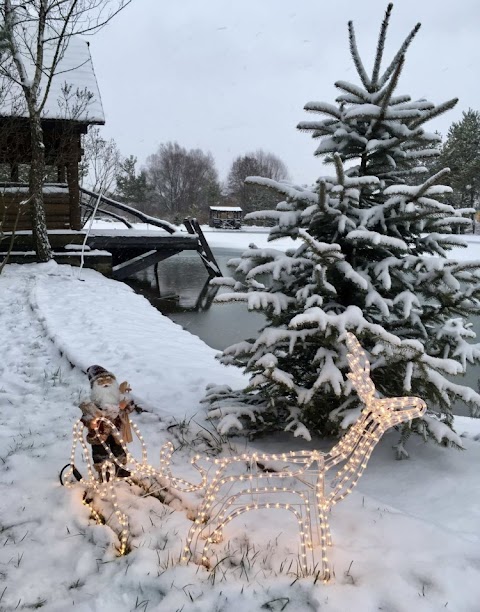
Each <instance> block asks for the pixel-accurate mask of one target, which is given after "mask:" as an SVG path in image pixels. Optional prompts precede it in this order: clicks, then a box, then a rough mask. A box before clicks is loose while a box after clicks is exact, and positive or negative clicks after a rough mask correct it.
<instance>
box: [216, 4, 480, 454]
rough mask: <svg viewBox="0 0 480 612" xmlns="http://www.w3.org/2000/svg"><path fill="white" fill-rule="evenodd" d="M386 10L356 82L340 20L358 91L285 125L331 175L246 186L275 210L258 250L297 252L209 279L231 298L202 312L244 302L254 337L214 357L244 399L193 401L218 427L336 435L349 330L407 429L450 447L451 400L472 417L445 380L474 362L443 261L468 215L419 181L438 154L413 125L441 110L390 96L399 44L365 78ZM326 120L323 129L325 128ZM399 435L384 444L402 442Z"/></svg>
mask: <svg viewBox="0 0 480 612" xmlns="http://www.w3.org/2000/svg"><path fill="white" fill-rule="evenodd" d="M391 10H392V5H389V6H388V8H387V11H386V15H385V18H384V21H383V23H382V26H381V29H380V35H379V40H378V44H377V51H376V56H375V61H374V67H373V71H372V75H371V76H368V75H367V72H366V70H365V68H364V66H363V64H362V61H361V59H360V56H359V53H358V50H357V46H356V41H355V31H354V28H353V25H352V23H349V38H350V51H351V55H352V58H353V61H354V64H355V68H356V70H357V73H358V75H359V77H360V84H351V83H347V82H345V81H338V82H337V83H336V87H337V88H338V89H339V90H340V95H339V97H338V98H337V100H336V102H337V105H335V106H334V105H331V104H326V103H322V102H309V103H308V104H307V105H306V106H305V108H306V110H308V111H312V112H315V113H319V114H320V115H323V116H324V118H320V119H318V120H314V121H303V122H301V123H300V124H299V126H298V127H299V128H300V129H301V130H304V131H309V132H311V133H312V136H313V137H314V138H316V139H318V140H319V141H320V143H319V146H318V147H317V150H316V152H315V154H316V155H322V156H325V160H326V161H327V162H331V163H332V164H333V168H334V171H333V172H332V173H331V174H332V176H324V177H321V178H319V179H318V181H317V184H316V185H315V186H314V187H312V188H305V187H301V186H298V185H293V184H287V183H285V182H277V181H274V180H270V179H264V178H259V177H251V178H249V179H247V181H248V182H250V183H254V184H256V185H260V186H263V187H264V188H266V189H271V190H273V191H275V192H276V193H277V194H278V195H279V196H280V197H281V198H282V199H281V201H280V203H279V204H278V205H277V206H276V209H275V210H268V211H262V212H254V213H251V214H250V215H248V216H249V218H250V219H270V220H274V222H275V223H276V225H275V226H274V227H273V228H272V230H271V232H270V236H269V239H270V240H272V241H274V240H275V239H276V238H279V237H284V236H291V237H292V238H300V239H301V240H302V242H303V244H302V246H300V247H299V248H297V249H295V250H293V249H292V250H290V251H287V253H283V252H281V251H278V250H275V249H274V248H271V249H257V248H254V247H253V246H252V247H251V248H250V249H249V250H248V251H246V252H245V253H243V255H242V257H241V258H240V259H238V260H236V261H233V262H232V263H233V265H235V266H236V272H237V273H241V274H242V275H243V278H244V280H243V281H235V280H233V279H231V278H223V279H217V282H219V283H220V284H223V285H226V286H229V287H231V288H232V290H233V291H232V292H229V293H225V294H222V295H220V296H219V297H218V298H217V301H223V302H230V301H234V300H237V301H238V300H240V301H245V302H246V303H247V304H248V308H249V309H251V310H261V311H263V312H264V313H265V315H266V318H267V325H266V327H265V328H264V329H263V331H262V332H261V333H260V335H259V336H258V337H257V338H255V339H250V340H247V341H245V342H240V343H238V344H235V345H233V346H230V347H228V348H227V349H225V351H224V352H223V354H222V355H221V361H222V362H223V363H225V364H234V365H237V366H240V367H242V368H244V369H245V371H246V372H248V373H249V374H250V375H251V378H250V383H249V386H248V388H247V389H246V390H244V391H231V390H230V389H226V388H224V387H222V388H220V387H211V388H210V389H209V390H208V393H207V396H206V398H205V402H206V403H207V405H208V409H209V414H210V416H211V417H212V418H218V419H220V423H219V426H220V430H221V431H222V432H226V431H227V430H229V429H232V428H233V429H241V428H244V427H245V425H246V424H247V423H248V424H249V429H250V430H253V431H262V430H266V429H270V428H272V427H282V428H285V429H287V430H288V429H290V430H293V431H294V433H295V435H303V436H304V437H307V438H308V436H309V432H310V431H314V432H316V433H320V434H331V433H335V432H337V431H338V430H339V428H344V427H347V426H348V425H349V424H350V423H351V422H352V421H353V420H355V419H356V417H357V416H358V414H359V409H360V406H359V400H358V398H357V396H356V394H355V393H352V391H351V386H350V383H349V381H348V379H347V377H346V373H347V370H348V368H347V362H346V349H345V346H344V338H345V333H346V331H352V332H353V333H355V334H356V335H357V337H358V338H359V339H360V341H361V343H362V344H363V346H364V347H365V349H366V350H367V351H368V352H369V353H370V358H371V362H372V377H373V380H374V382H375V385H376V387H377V389H378V391H379V392H380V393H381V394H383V395H385V396H402V395H416V396H419V397H421V398H423V399H425V400H426V401H427V403H428V406H429V410H430V412H429V414H428V416H427V417H425V418H424V419H422V420H418V421H417V422H415V423H414V424H413V427H412V429H413V430H414V431H416V432H418V433H420V434H422V435H423V436H424V437H425V438H427V437H429V436H431V437H433V438H435V439H436V440H437V441H439V442H440V441H442V440H444V441H448V440H450V441H451V442H453V443H456V444H460V441H459V439H458V437H457V436H456V435H455V434H454V432H453V431H452V421H453V418H452V413H451V405H452V401H453V400H455V399H456V398H461V399H462V400H463V401H465V402H466V403H467V404H468V405H469V406H470V407H471V410H472V414H473V415H480V395H479V394H478V393H476V392H475V391H474V390H472V389H470V388H467V387H465V386H462V385H460V384H457V383H454V382H452V377H453V376H455V375H458V374H461V373H463V372H464V371H465V368H466V367H467V363H476V362H478V360H479V359H480V345H478V344H475V343H472V340H474V338H475V334H474V333H473V331H472V330H471V329H470V326H469V323H468V317H469V316H471V315H472V314H477V313H478V312H479V306H480V302H479V295H480V283H479V281H480V269H479V267H478V266H479V263H478V262H466V261H454V260H452V259H447V257H446V255H447V252H448V250H449V249H450V248H451V247H452V246H458V245H464V243H463V240H462V239H461V238H460V237H459V236H458V235H456V233H457V232H458V229H459V228H462V227H464V226H466V225H468V224H469V223H470V221H469V219H468V218H464V215H466V214H467V213H470V214H471V211H470V210H455V209H454V208H452V207H451V206H449V205H447V204H445V203H444V202H442V198H443V196H444V194H447V193H449V192H450V191H451V189H450V188H449V187H445V186H442V184H441V183H442V179H443V178H444V177H445V175H446V174H447V173H448V169H445V170H442V171H441V172H438V173H437V174H435V175H433V176H431V177H428V176H427V175H428V171H427V169H426V168H425V167H424V166H423V165H422V160H425V159H427V158H431V157H432V156H433V155H437V154H438V143H439V137H438V136H437V135H436V134H432V133H429V132H427V131H425V129H424V127H423V126H424V124H425V123H426V122H427V121H428V120H429V119H432V118H433V117H436V116H437V115H439V114H441V113H443V112H445V111H446V110H448V109H450V108H451V107H453V106H454V104H455V103H456V100H450V101H448V102H446V103H443V104H440V105H438V106H436V105H434V104H432V103H431V102H428V101H427V100H423V99H422V100H417V101H412V100H411V98H410V96H407V95H399V94H396V89H397V86H398V82H399V77H400V73H401V71H402V68H403V66H404V62H405V53H406V51H407V49H408V47H409V45H410V43H411V42H412V40H413V38H414V36H415V34H416V33H417V31H418V29H419V27H420V24H418V25H417V26H416V27H415V28H414V29H413V30H412V31H411V32H410V34H409V35H408V36H407V38H406V40H405V41H404V43H403V44H402V45H401V47H400V49H399V51H398V53H397V54H396V55H395V57H394V58H393V60H392V62H391V63H390V64H389V65H388V66H387V67H386V69H385V70H383V72H382V70H381V63H382V57H383V50H384V44H385V38H386V33H387V28H388V22H389V18H390V14H391ZM325 117H326V118H325ZM412 429H410V428H409V427H408V426H405V428H404V430H403V431H402V439H401V441H400V444H399V447H398V453H399V455H402V454H404V453H405V451H404V449H403V442H404V440H405V439H406V438H407V437H408V435H409V434H410V431H412Z"/></svg>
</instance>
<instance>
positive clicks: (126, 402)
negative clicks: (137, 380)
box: [80, 365, 136, 478]
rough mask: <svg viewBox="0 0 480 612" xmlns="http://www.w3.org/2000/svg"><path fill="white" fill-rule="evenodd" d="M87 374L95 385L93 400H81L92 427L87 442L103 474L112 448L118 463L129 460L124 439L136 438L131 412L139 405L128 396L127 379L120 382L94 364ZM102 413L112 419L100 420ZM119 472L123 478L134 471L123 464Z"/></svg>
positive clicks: (92, 389)
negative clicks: (131, 424)
mask: <svg viewBox="0 0 480 612" xmlns="http://www.w3.org/2000/svg"><path fill="white" fill-rule="evenodd" d="M87 375H88V379H89V381H90V387H91V393H90V401H88V402H82V403H81V404H80V410H81V411H82V419H81V420H82V423H83V424H84V425H85V427H87V429H88V433H87V442H88V443H89V444H91V445H92V460H93V464H94V467H95V469H96V470H97V472H98V473H99V474H100V475H101V473H102V466H103V464H104V463H105V461H107V460H108V461H110V454H109V450H108V449H110V452H111V453H112V454H113V455H114V457H115V458H116V460H117V463H120V464H121V465H125V464H126V463H127V457H126V454H125V449H124V446H122V444H121V443H120V441H122V442H123V444H124V445H125V444H128V443H129V442H131V441H132V432H131V429H130V420H129V418H128V415H129V413H130V412H132V410H133V409H134V408H135V407H136V406H135V402H134V401H133V400H131V399H129V398H128V397H127V396H128V393H129V392H130V391H131V389H130V387H129V385H128V383H127V382H126V381H125V382H122V383H121V384H120V385H119V384H118V382H117V379H116V378H115V376H114V375H113V374H112V373H111V372H108V371H107V370H106V369H105V368H102V366H99V365H93V366H90V367H89V368H88V370H87ZM100 417H104V418H105V419H108V422H106V421H104V420H99V418H100ZM112 425H114V426H115V428H116V430H117V431H118V433H117V431H115V430H114V429H113V427H112ZM102 442H103V444H102ZM105 447H106V448H105ZM115 473H116V476H118V477H120V478H126V477H127V476H129V475H130V472H129V471H128V470H126V469H124V468H122V467H120V466H119V465H116V466H115Z"/></svg>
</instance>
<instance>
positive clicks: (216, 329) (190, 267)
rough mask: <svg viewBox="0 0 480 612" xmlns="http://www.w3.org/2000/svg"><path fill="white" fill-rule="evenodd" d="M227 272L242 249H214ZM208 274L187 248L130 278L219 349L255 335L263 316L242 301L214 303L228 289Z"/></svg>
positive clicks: (165, 311) (155, 302) (158, 305)
mask: <svg viewBox="0 0 480 612" xmlns="http://www.w3.org/2000/svg"><path fill="white" fill-rule="evenodd" d="M214 255H215V258H216V260H217V262H218V265H219V266H220V269H221V270H222V272H223V273H224V274H225V275H230V274H232V270H231V269H229V268H228V267H227V262H228V260H229V259H231V258H232V257H238V255H239V251H234V250H228V249H214ZM208 280H209V279H208V274H207V271H206V270H205V266H204V265H203V263H202V261H201V260H200V257H199V256H198V254H197V253H196V252H192V251H184V252H183V253H180V254H178V255H175V256H174V257H170V258H169V259H166V260H164V261H162V262H160V263H159V264H158V265H157V266H151V267H150V268H147V269H145V270H143V271H142V272H140V273H138V274H137V275H135V276H134V277H133V278H131V279H129V280H128V284H129V285H130V286H131V287H132V288H133V289H134V290H135V291H136V292H137V293H140V294H142V295H144V296H145V297H146V298H147V299H148V300H149V301H150V302H151V304H152V305H153V306H155V307H156V308H158V310H160V312H162V313H163V314H165V315H168V317H169V318H170V319H172V320H173V321H175V323H178V324H179V325H181V326H182V327H183V328H184V329H186V330H188V331H189V332H191V333H192V334H195V335H197V336H199V337H200V338H201V339H202V340H203V341H204V342H206V343H207V344H209V345H210V346H211V347H213V348H216V349H220V350H221V349H224V348H225V347H227V346H229V345H230V344H233V343H235V342H239V341H241V340H245V339H246V338H249V337H255V336H256V335H257V333H258V330H259V329H260V328H261V327H262V326H263V325H264V322H265V319H264V317H263V315H261V314H259V313H256V312H249V311H248V310H247V307H246V305H245V304H243V303H238V302H235V303H232V304H215V303H213V299H214V297H215V295H217V292H218V293H224V292H225V291H227V290H226V289H223V288H220V289H218V288H217V287H211V286H210V285H209V284H208Z"/></svg>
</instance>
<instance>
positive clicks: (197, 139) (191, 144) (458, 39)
mask: <svg viewBox="0 0 480 612" xmlns="http://www.w3.org/2000/svg"><path fill="white" fill-rule="evenodd" d="M386 6H387V2H386V1H384V0H360V1H359V0H335V1H328V2H327V1H326V0H133V2H132V4H131V5H130V6H129V7H127V9H125V11H124V12H123V13H121V14H120V15H118V16H117V17H116V18H115V20H114V21H112V23H111V24H110V25H109V26H108V27H107V28H105V29H104V30H102V31H101V32H100V33H98V34H97V35H95V36H94V37H92V38H91V39H90V49H91V53H92V58H93V63H94V66H95V71H96V74H97V79H98V82H99V86H100V91H101V94H102V101H103V105H104V109H105V114H106V126H105V128H104V135H105V136H107V137H109V138H110V137H113V138H115V140H116V141H117V143H118V145H119V147H120V149H121V151H122V153H123V154H124V155H136V156H137V157H138V159H139V162H140V163H144V161H145V159H146V157H147V156H148V155H149V154H150V153H153V152H154V151H155V150H156V149H157V148H158V146H159V145H160V144H161V143H162V142H167V141H169V140H176V141H178V142H179V144H180V145H182V146H184V147H187V148H197V147H198V148H201V149H203V150H204V151H210V152H211V153H212V155H213V156H214V158H215V161H216V165H217V169H218V171H219V174H220V178H221V179H224V178H225V177H226V174H227V173H228V170H229V167H230V164H231V162H232V160H233V159H234V158H235V157H236V156H237V155H240V154H245V153H246V152H248V151H253V150H255V149H258V148H263V149H265V150H267V151H271V152H273V153H276V154H277V155H278V156H279V157H280V158H281V159H282V160H283V161H284V162H285V163H286V165H287V167H288V169H289V172H290V175H291V178H292V179H294V180H296V181H301V182H307V183H311V182H313V181H314V180H315V179H316V178H317V176H319V175H320V174H322V173H323V172H324V170H323V169H322V162H321V160H320V159H318V158H315V157H314V156H313V151H314V149H315V141H313V140H312V139H311V137H310V135H309V134H306V133H301V132H298V131H297V130H296V125H297V123H298V122H299V121H301V120H303V119H308V118H313V115H310V114H307V113H306V112H305V111H303V106H304V104H305V103H306V102H308V101H311V100H321V101H326V102H332V103H333V102H334V100H335V97H336V95H337V92H336V89H335V87H334V82H335V81H337V80H340V79H342V80H347V81H348V80H349V81H353V82H355V83H358V78H357V76H356V72H355V69H354V67H353V64H352V61H351V58H350V54H349V50H348V36H347V22H348V21H349V20H350V19H352V20H353V21H354V23H355V25H356V30H357V41H358V45H359V48H360V52H361V54H362V58H363V60H364V63H365V64H366V66H367V68H368V72H370V71H371V65H372V57H373V53H374V51H375V47H376V42H377V35H378V29H379V27H380V23H381V20H382V18H383V14H384V11H385V8H386ZM418 21H420V22H421V23H422V28H421V30H420V32H419V33H418V34H417V37H416V39H415V41H414V42H413V44H412V45H411V47H410V50H409V52H408V54H407V61H406V65H405V68H404V71H403V75H402V78H401V81H400V86H399V88H398V90H397V93H401V94H409V95H411V96H412V98H413V99H417V98H427V99H429V100H431V101H432V102H435V103H439V102H443V101H445V100H447V99H450V98H453V97H459V98H460V101H459V103H458V105H457V107H456V108H455V109H454V110H453V111H450V112H449V113H447V114H446V115H444V116H443V117H441V118H439V119H437V120H435V121H432V122H431V124H430V130H431V131H433V130H439V131H440V132H441V133H443V134H446V132H447V130H448V127H449V126H450V124H451V123H452V121H456V120H458V119H459V118H460V117H461V114H462V111H464V110H467V109H468V108H469V107H471V108H474V109H479V110H480V78H479V66H480V42H479V33H480V2H478V0H456V1H453V0H397V2H396V3H395V6H394V11H393V15H392V19H391V27H390V29H389V37H388V41H387V52H386V55H385V57H386V58H387V60H389V59H390V58H391V57H392V55H393V54H394V53H395V52H396V51H397V49H398V47H399V45H400V44H401V42H402V41H403V39H404V38H405V36H406V35H407V33H408V32H409V31H410V29H411V28H412V27H413V26H414V25H415V23H417V22H418Z"/></svg>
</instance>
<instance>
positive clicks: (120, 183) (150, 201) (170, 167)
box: [82, 127, 288, 223]
mask: <svg viewBox="0 0 480 612" xmlns="http://www.w3.org/2000/svg"><path fill="white" fill-rule="evenodd" d="M83 148H84V159H83V162H82V175H83V180H84V182H85V184H86V185H88V186H89V187H90V188H91V189H93V190H94V191H102V192H104V193H106V194H108V195H110V196H112V197H114V198H117V199H118V200H120V201H122V202H126V203H128V204H131V205H132V206H134V207H135V208H138V209H139V210H142V211H144V212H146V213H148V214H150V215H153V216H157V217H161V218H163V219H166V220H168V221H173V222H174V223H181V222H182V221H183V219H184V218H185V217H187V216H194V217H197V218H198V219H199V220H200V221H201V222H206V221H207V220H208V215H209V207H210V206H215V205H221V206H240V207H241V208H242V210H243V211H244V212H245V213H247V212H250V211H253V210H262V209H265V208H269V207H271V206H272V205H273V204H275V203H276V202H275V196H274V195H270V194H267V195H266V194H265V193H263V191H264V190H260V189H258V188H257V187H255V186H253V185H246V184H245V182H244V181H245V178H246V177H247V176H264V177H268V178H272V179H275V180H282V179H287V178H288V170H287V167H286V166H285V164H284V163H283V162H282V160H281V159H279V157H277V156H276V155H274V154H273V153H268V152H266V151H263V150H262V149H259V150H257V151H255V152H252V153H247V154H245V155H239V156H238V157H236V158H235V159H234V160H233V162H232V165H231V168H230V171H229V173H228V176H227V179H226V181H225V182H224V183H222V182H221V181H220V179H219V176H218V172H217V169H216V167H215V160H214V158H213V156H212V154H211V153H209V152H206V153H205V152H204V151H202V150H201V149H190V150H188V149H186V148H184V147H182V146H180V145H179V144H178V143H177V142H167V143H164V144H161V145H160V146H159V147H158V149H157V151H156V152H155V153H153V154H152V155H149V156H148V157H147V160H146V163H145V165H144V166H143V167H139V165H138V160H137V158H136V157H134V156H133V155H130V156H128V157H122V156H121V155H120V152H119V149H118V147H117V145H116V143H115V141H114V140H105V139H104V138H103V137H102V135H101V131H100V129H99V128H97V127H96V128H92V129H91V130H90V131H89V133H88V134H87V135H86V136H85V138H84V142H83Z"/></svg>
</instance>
